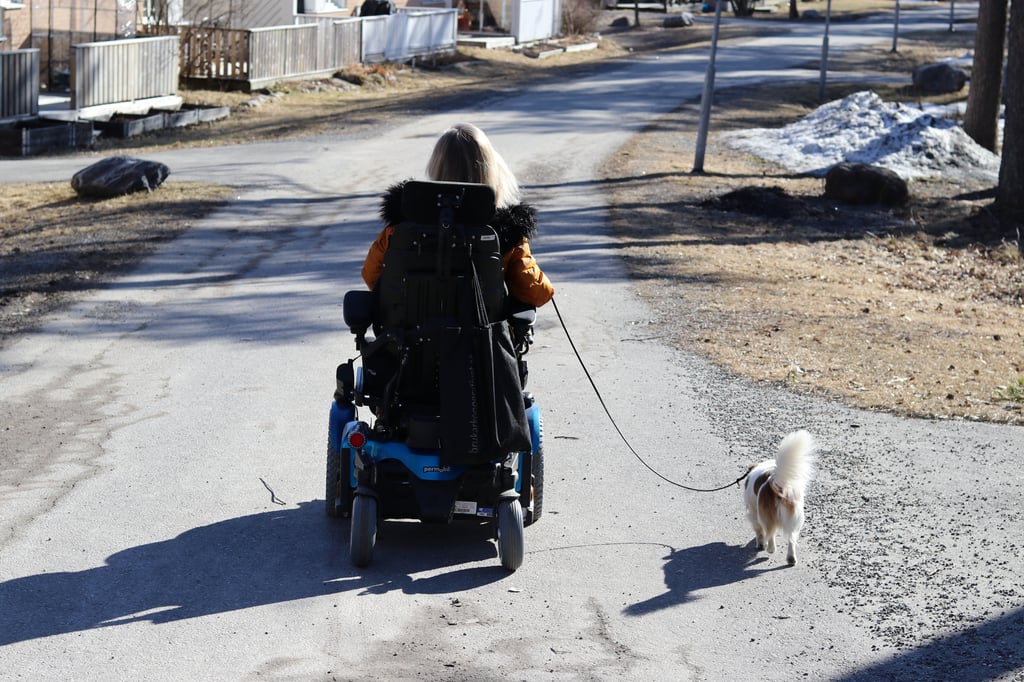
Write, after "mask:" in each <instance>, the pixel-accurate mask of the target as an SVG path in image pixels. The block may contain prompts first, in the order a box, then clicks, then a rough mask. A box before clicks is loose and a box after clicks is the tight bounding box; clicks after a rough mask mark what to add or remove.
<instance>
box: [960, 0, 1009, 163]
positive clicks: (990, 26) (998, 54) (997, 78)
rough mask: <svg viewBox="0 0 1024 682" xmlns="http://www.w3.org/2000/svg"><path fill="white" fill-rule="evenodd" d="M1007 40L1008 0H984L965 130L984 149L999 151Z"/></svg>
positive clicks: (979, 13) (975, 37)
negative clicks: (1001, 98)
mask: <svg viewBox="0 0 1024 682" xmlns="http://www.w3.org/2000/svg"><path fill="white" fill-rule="evenodd" d="M1005 42H1006V0H981V4H980V5H979V6H978V30H977V31H976V32H975V34H974V66H973V67H972V68H971V88H970V90H969V91H968V92H967V111H965V112H964V132H965V133H967V134H968V135H970V136H971V139H973V140H974V141H975V142H977V143H978V144H980V145H981V146H982V147H984V148H985V149H988V150H990V151H993V152H994V151H996V132H997V130H998V125H999V98H1000V95H1001V94H1002V83H1003V45H1004V44H1005Z"/></svg>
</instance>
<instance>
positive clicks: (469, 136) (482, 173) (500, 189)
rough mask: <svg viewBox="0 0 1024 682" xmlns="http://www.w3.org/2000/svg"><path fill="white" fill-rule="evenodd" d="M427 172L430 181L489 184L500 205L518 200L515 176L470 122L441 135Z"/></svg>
mask: <svg viewBox="0 0 1024 682" xmlns="http://www.w3.org/2000/svg"><path fill="white" fill-rule="evenodd" d="M427 175H428V176H430V179H431V180H438V181H446V182H477V183H480V184H484V185H489V186H490V187H491V189H493V190H494V198H495V204H496V205H497V207H498V208H507V207H509V206H513V205H515V204H518V203H519V183H518V182H516V176H515V175H513V174H512V171H511V170H509V167H508V165H507V164H506V163H505V159H503V158H501V154H499V153H498V152H497V150H495V149H494V146H493V145H491V141H490V140H489V139H487V135H485V134H484V131H482V130H480V129H479V128H477V127H476V126H475V125H473V124H471V123H458V124H456V125H453V126H452V127H451V128H449V129H448V130H446V131H444V133H443V134H442V135H441V137H440V138H438V140H437V144H435V145H434V151H433V153H432V154H431V155H430V160H429V161H428V162H427Z"/></svg>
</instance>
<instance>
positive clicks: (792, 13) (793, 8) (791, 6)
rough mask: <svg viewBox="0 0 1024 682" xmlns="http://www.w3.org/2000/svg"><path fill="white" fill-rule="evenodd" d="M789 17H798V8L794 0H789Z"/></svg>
mask: <svg viewBox="0 0 1024 682" xmlns="http://www.w3.org/2000/svg"><path fill="white" fill-rule="evenodd" d="M789 18H790V19H799V18H800V10H798V9H797V8H796V0H789Z"/></svg>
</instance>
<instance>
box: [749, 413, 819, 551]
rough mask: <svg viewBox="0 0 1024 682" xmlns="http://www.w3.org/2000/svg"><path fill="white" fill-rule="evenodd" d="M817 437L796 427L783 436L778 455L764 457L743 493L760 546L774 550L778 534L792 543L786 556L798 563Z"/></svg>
mask: <svg viewBox="0 0 1024 682" xmlns="http://www.w3.org/2000/svg"><path fill="white" fill-rule="evenodd" d="M814 449H815V445H814V439H813V438H812V437H811V434H809V433H808V432H807V431H794V432H793V433H791V434H789V435H788V436H786V437H785V438H783V439H782V443H780V444H779V454H778V455H777V456H776V457H775V459H769V460H765V461H764V462H761V463H760V464H758V465H757V466H755V467H754V468H753V469H751V470H750V474H749V475H748V476H747V484H746V487H745V489H744V493H743V497H744V499H745V501H746V503H747V518H749V519H750V525H751V526H753V527H754V534H755V535H756V540H757V548H758V549H765V550H767V551H768V552H769V553H771V552H774V551H775V535H776V534H777V533H779V532H780V531H781V532H782V536H783V539H784V540H785V541H786V542H788V543H789V551H788V553H787V554H786V560H787V561H788V562H789V565H790V566H794V565H796V541H797V537H798V536H799V535H800V529H801V528H803V525H804V491H805V490H806V489H807V484H808V483H810V481H811V478H812V477H813V476H814V456H813V453H814Z"/></svg>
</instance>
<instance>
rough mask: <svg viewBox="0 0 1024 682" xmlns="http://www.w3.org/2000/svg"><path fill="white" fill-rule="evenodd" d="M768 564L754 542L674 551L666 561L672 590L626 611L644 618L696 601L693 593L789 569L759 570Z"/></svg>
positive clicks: (666, 579) (666, 578) (668, 585)
mask: <svg viewBox="0 0 1024 682" xmlns="http://www.w3.org/2000/svg"><path fill="white" fill-rule="evenodd" d="M766 561H768V559H767V557H765V556H764V555H762V556H760V557H758V551H757V547H755V546H754V542H753V541H751V542H749V543H747V544H746V545H727V544H725V543H724V542H711V543H708V544H706V545H701V546H700V547H687V548H685V549H674V550H672V552H671V553H670V554H669V555H668V556H667V557H666V562H665V566H664V569H663V570H664V572H665V587H666V588H668V590H667V591H666V592H664V593H662V594H659V595H658V596H656V597H652V598H650V599H646V600H644V601H642V602H637V603H636V604H631V605H630V606H627V607H626V608H625V609H623V613H625V614H626V615H627V616H643V615H646V614H648V613H653V612H655V611H660V610H661V609H667V608H671V607H673V606H678V605H680V604H685V603H686V602H689V601H693V600H694V599H695V597H694V596H693V593H694V592H696V591H698V590H703V589H707V588H709V587H720V586H722V585H731V584H733V583H738V582H740V581H741V580H747V579H749V578H754V577H757V576H759V575H761V574H763V573H768V572H770V571H777V570H780V569H783V568H787V566H786V564H781V565H773V566H772V567H771V568H756V566H758V565H759V564H762V563H764V562H766Z"/></svg>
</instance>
